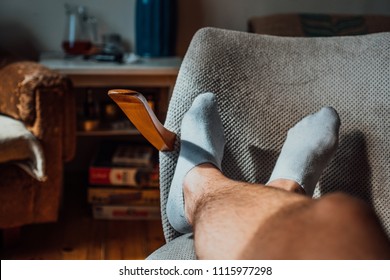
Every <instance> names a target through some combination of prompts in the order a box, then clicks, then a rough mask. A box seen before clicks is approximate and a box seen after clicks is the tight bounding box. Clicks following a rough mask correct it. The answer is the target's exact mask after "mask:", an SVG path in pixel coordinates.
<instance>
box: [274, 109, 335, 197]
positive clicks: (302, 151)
mask: <svg viewBox="0 0 390 280" xmlns="http://www.w3.org/2000/svg"><path fill="white" fill-rule="evenodd" d="M339 127H340V119H339V116H338V114H337V112H336V110H335V109H333V108H331V107H324V108H322V109H321V110H320V111H318V112H317V113H315V114H312V115H309V116H306V117H305V118H303V119H302V120H301V121H300V122H298V123H297V124H296V125H295V126H294V127H293V128H291V129H290V130H289V131H288V134H287V139H286V141H285V142H284V145H283V148H282V151H281V153H280V156H279V158H278V160H277V162H276V165H275V168H274V170H273V172H272V175H271V178H270V179H269V181H268V183H269V182H271V181H273V180H276V179H290V180H293V181H295V182H297V183H298V184H300V185H301V186H302V187H303V188H304V189H305V192H306V194H307V195H309V196H313V192H314V188H315V186H316V184H317V182H318V180H319V179H320V176H321V173H322V172H323V170H324V168H325V166H326V165H327V164H328V163H329V161H330V160H331V158H332V156H333V155H334V153H335V152H336V150H337V145H338V133H339ZM268 183H267V184H268Z"/></svg>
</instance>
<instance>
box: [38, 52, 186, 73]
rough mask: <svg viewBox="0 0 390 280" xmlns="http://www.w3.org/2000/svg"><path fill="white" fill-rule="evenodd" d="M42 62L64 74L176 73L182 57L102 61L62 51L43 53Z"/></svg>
mask: <svg viewBox="0 0 390 280" xmlns="http://www.w3.org/2000/svg"><path fill="white" fill-rule="evenodd" d="M40 63H41V64H42V65H44V66H46V67H48V68H50V69H53V70H57V71H59V72H61V73H63V74H75V75H99V74H104V75H107V74H108V75H121V74H134V75H137V74H140V75H141V74H142V75H159V74H161V75H170V74H172V75H176V74H177V73H178V71H179V68H180V64H181V59H180V58H178V57H164V58H139V59H138V60H136V61H135V62H132V63H115V62H100V61H94V60H85V59H83V57H65V55H64V54H62V53H43V54H41V56H40Z"/></svg>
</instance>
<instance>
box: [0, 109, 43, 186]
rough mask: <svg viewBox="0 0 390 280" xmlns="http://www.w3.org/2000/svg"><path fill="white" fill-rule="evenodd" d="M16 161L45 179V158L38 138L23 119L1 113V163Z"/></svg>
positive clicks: (31, 173)
mask: <svg viewBox="0 0 390 280" xmlns="http://www.w3.org/2000/svg"><path fill="white" fill-rule="evenodd" d="M10 162H11V163H15V164H17V165H19V166H20V167H21V168H22V169H24V170H25V171H26V172H27V173H29V174H30V175H31V176H33V177H34V178H36V179H37V180H39V181H44V180H45V179H46V177H45V158H44V155H43V150H42V147H41V144H40V143H39V141H38V139H36V138H35V136H34V135H33V134H32V133H31V132H30V131H28V130H27V128H26V127H25V126H24V124H23V123H22V122H21V121H18V120H14V119H12V118H10V117H7V116H4V115H0V163H10Z"/></svg>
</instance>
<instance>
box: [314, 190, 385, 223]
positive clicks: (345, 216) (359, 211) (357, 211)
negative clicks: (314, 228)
mask: <svg viewBox="0 0 390 280" xmlns="http://www.w3.org/2000/svg"><path fill="white" fill-rule="evenodd" d="M316 210H317V211H319V213H320V215H321V216H323V217H325V218H330V219H332V220H335V219H337V220H340V221H348V223H354V224H355V225H360V226H367V223H372V222H376V220H377V219H376V215H375V213H374V211H373V209H372V208H371V207H370V206H369V205H368V204H367V203H366V202H364V201H363V200H361V199H358V198H355V197H352V196H350V195H347V194H343V193H333V194H329V195H325V196H323V197H322V198H321V199H320V200H318V202H317V203H316Z"/></svg>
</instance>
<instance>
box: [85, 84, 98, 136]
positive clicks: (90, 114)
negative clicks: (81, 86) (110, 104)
mask: <svg viewBox="0 0 390 280" xmlns="http://www.w3.org/2000/svg"><path fill="white" fill-rule="evenodd" d="M83 107H84V130H85V131H91V130H95V129H97V128H98V127H99V104H98V103H97V102H96V101H95V100H94V98H93V92H92V90H91V89H87V92H86V99H85V101H84V106H83Z"/></svg>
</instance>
